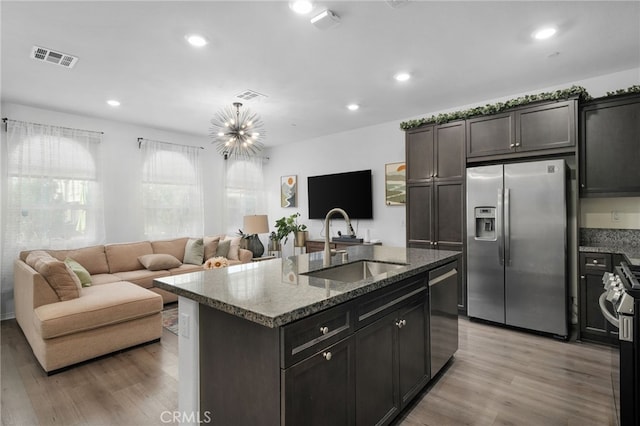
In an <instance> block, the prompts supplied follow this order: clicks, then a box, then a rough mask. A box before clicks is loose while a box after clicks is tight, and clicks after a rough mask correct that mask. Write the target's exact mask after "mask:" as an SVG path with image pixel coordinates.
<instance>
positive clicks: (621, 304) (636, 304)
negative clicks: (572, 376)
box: [600, 262, 640, 426]
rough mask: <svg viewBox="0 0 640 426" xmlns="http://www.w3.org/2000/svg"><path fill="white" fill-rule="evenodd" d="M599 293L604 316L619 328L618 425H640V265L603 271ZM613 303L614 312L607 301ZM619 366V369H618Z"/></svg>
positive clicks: (615, 390)
mask: <svg viewBox="0 0 640 426" xmlns="http://www.w3.org/2000/svg"><path fill="white" fill-rule="evenodd" d="M602 281H603V282H604V287H605V292H604V293H603V294H602V295H601V296H600V309H601V310H602V313H603V315H604V317H605V318H606V319H607V321H609V322H610V323H611V324H613V325H614V326H615V327H617V328H618V337H619V339H620V355H619V358H618V359H617V360H616V361H617V362H616V363H615V367H616V369H615V374H616V377H613V383H614V397H615V402H616V408H617V414H618V424H619V425H620V426H639V425H640V406H639V403H638V402H639V401H640V267H638V266H633V265H629V264H627V263H625V262H622V263H621V264H620V266H617V267H616V268H615V273H613V274H612V273H606V274H604V276H603V278H602ZM607 302H609V304H610V305H612V306H613V313H612V311H610V310H609V307H608V303H607ZM618 367H619V369H618Z"/></svg>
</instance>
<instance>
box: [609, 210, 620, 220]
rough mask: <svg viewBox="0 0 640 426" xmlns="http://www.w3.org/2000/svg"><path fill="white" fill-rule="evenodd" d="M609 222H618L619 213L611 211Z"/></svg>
mask: <svg viewBox="0 0 640 426" xmlns="http://www.w3.org/2000/svg"><path fill="white" fill-rule="evenodd" d="M611 222H620V212H619V211H616V210H611Z"/></svg>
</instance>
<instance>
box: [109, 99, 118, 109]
mask: <svg viewBox="0 0 640 426" xmlns="http://www.w3.org/2000/svg"><path fill="white" fill-rule="evenodd" d="M107 104H109V105H110V106H112V107H117V106H120V102H119V101H116V100H115V99H109V100H108V101H107Z"/></svg>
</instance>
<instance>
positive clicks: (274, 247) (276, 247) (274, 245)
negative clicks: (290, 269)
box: [269, 240, 282, 257]
mask: <svg viewBox="0 0 640 426" xmlns="http://www.w3.org/2000/svg"><path fill="white" fill-rule="evenodd" d="M281 250H282V245H281V244H280V241H276V240H269V254H270V255H275V256H276V257H280V255H279V253H280V251H281Z"/></svg>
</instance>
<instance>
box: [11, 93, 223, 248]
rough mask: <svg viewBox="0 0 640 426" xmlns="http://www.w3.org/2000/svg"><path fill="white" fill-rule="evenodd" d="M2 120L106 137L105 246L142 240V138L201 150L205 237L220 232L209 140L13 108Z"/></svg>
mask: <svg viewBox="0 0 640 426" xmlns="http://www.w3.org/2000/svg"><path fill="white" fill-rule="evenodd" d="M2 117H7V118H10V119H13V120H21V121H29V122H35V123H42V124H51V125H56V126H63V127H72V128H77V129H85V130H93V131H101V132H104V135H103V141H102V153H103V159H104V164H103V179H104V182H105V187H104V203H105V206H104V207H105V234H106V241H104V243H117V242H128V241H139V240H142V239H144V235H143V230H144V224H143V219H142V204H141V202H140V179H141V178H140V173H141V167H142V164H141V152H140V149H138V138H139V137H142V138H145V139H154V140H159V141H164V142H172V143H178V144H182V145H193V146H202V147H204V148H205V149H204V150H203V151H202V154H203V156H204V162H205V164H206V165H207V166H205V182H204V186H205V191H204V211H205V224H204V227H205V229H204V233H205V234H207V235H209V234H216V233H220V232H223V231H221V230H220V229H219V226H220V221H221V211H220V208H219V206H220V205H221V204H222V187H221V186H220V184H219V183H220V182H222V169H223V161H224V160H223V159H222V157H221V156H220V155H219V154H218V153H217V152H216V150H215V147H214V146H213V145H211V144H210V141H209V139H208V138H207V137H206V136H205V137H199V136H194V135H186V134H180V133H175V132H168V131H163V130H158V129H152V128H148V127H143V126H136V125H132V124H127V123H122V122H116V121H109V120H103V119H99V118H94V117H85V116H80V115H76V114H67V113H63V112H57V111H51V110H45V109H41V108H34V107H30V106H25V105H19V104H15V103H3V104H2Z"/></svg>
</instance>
